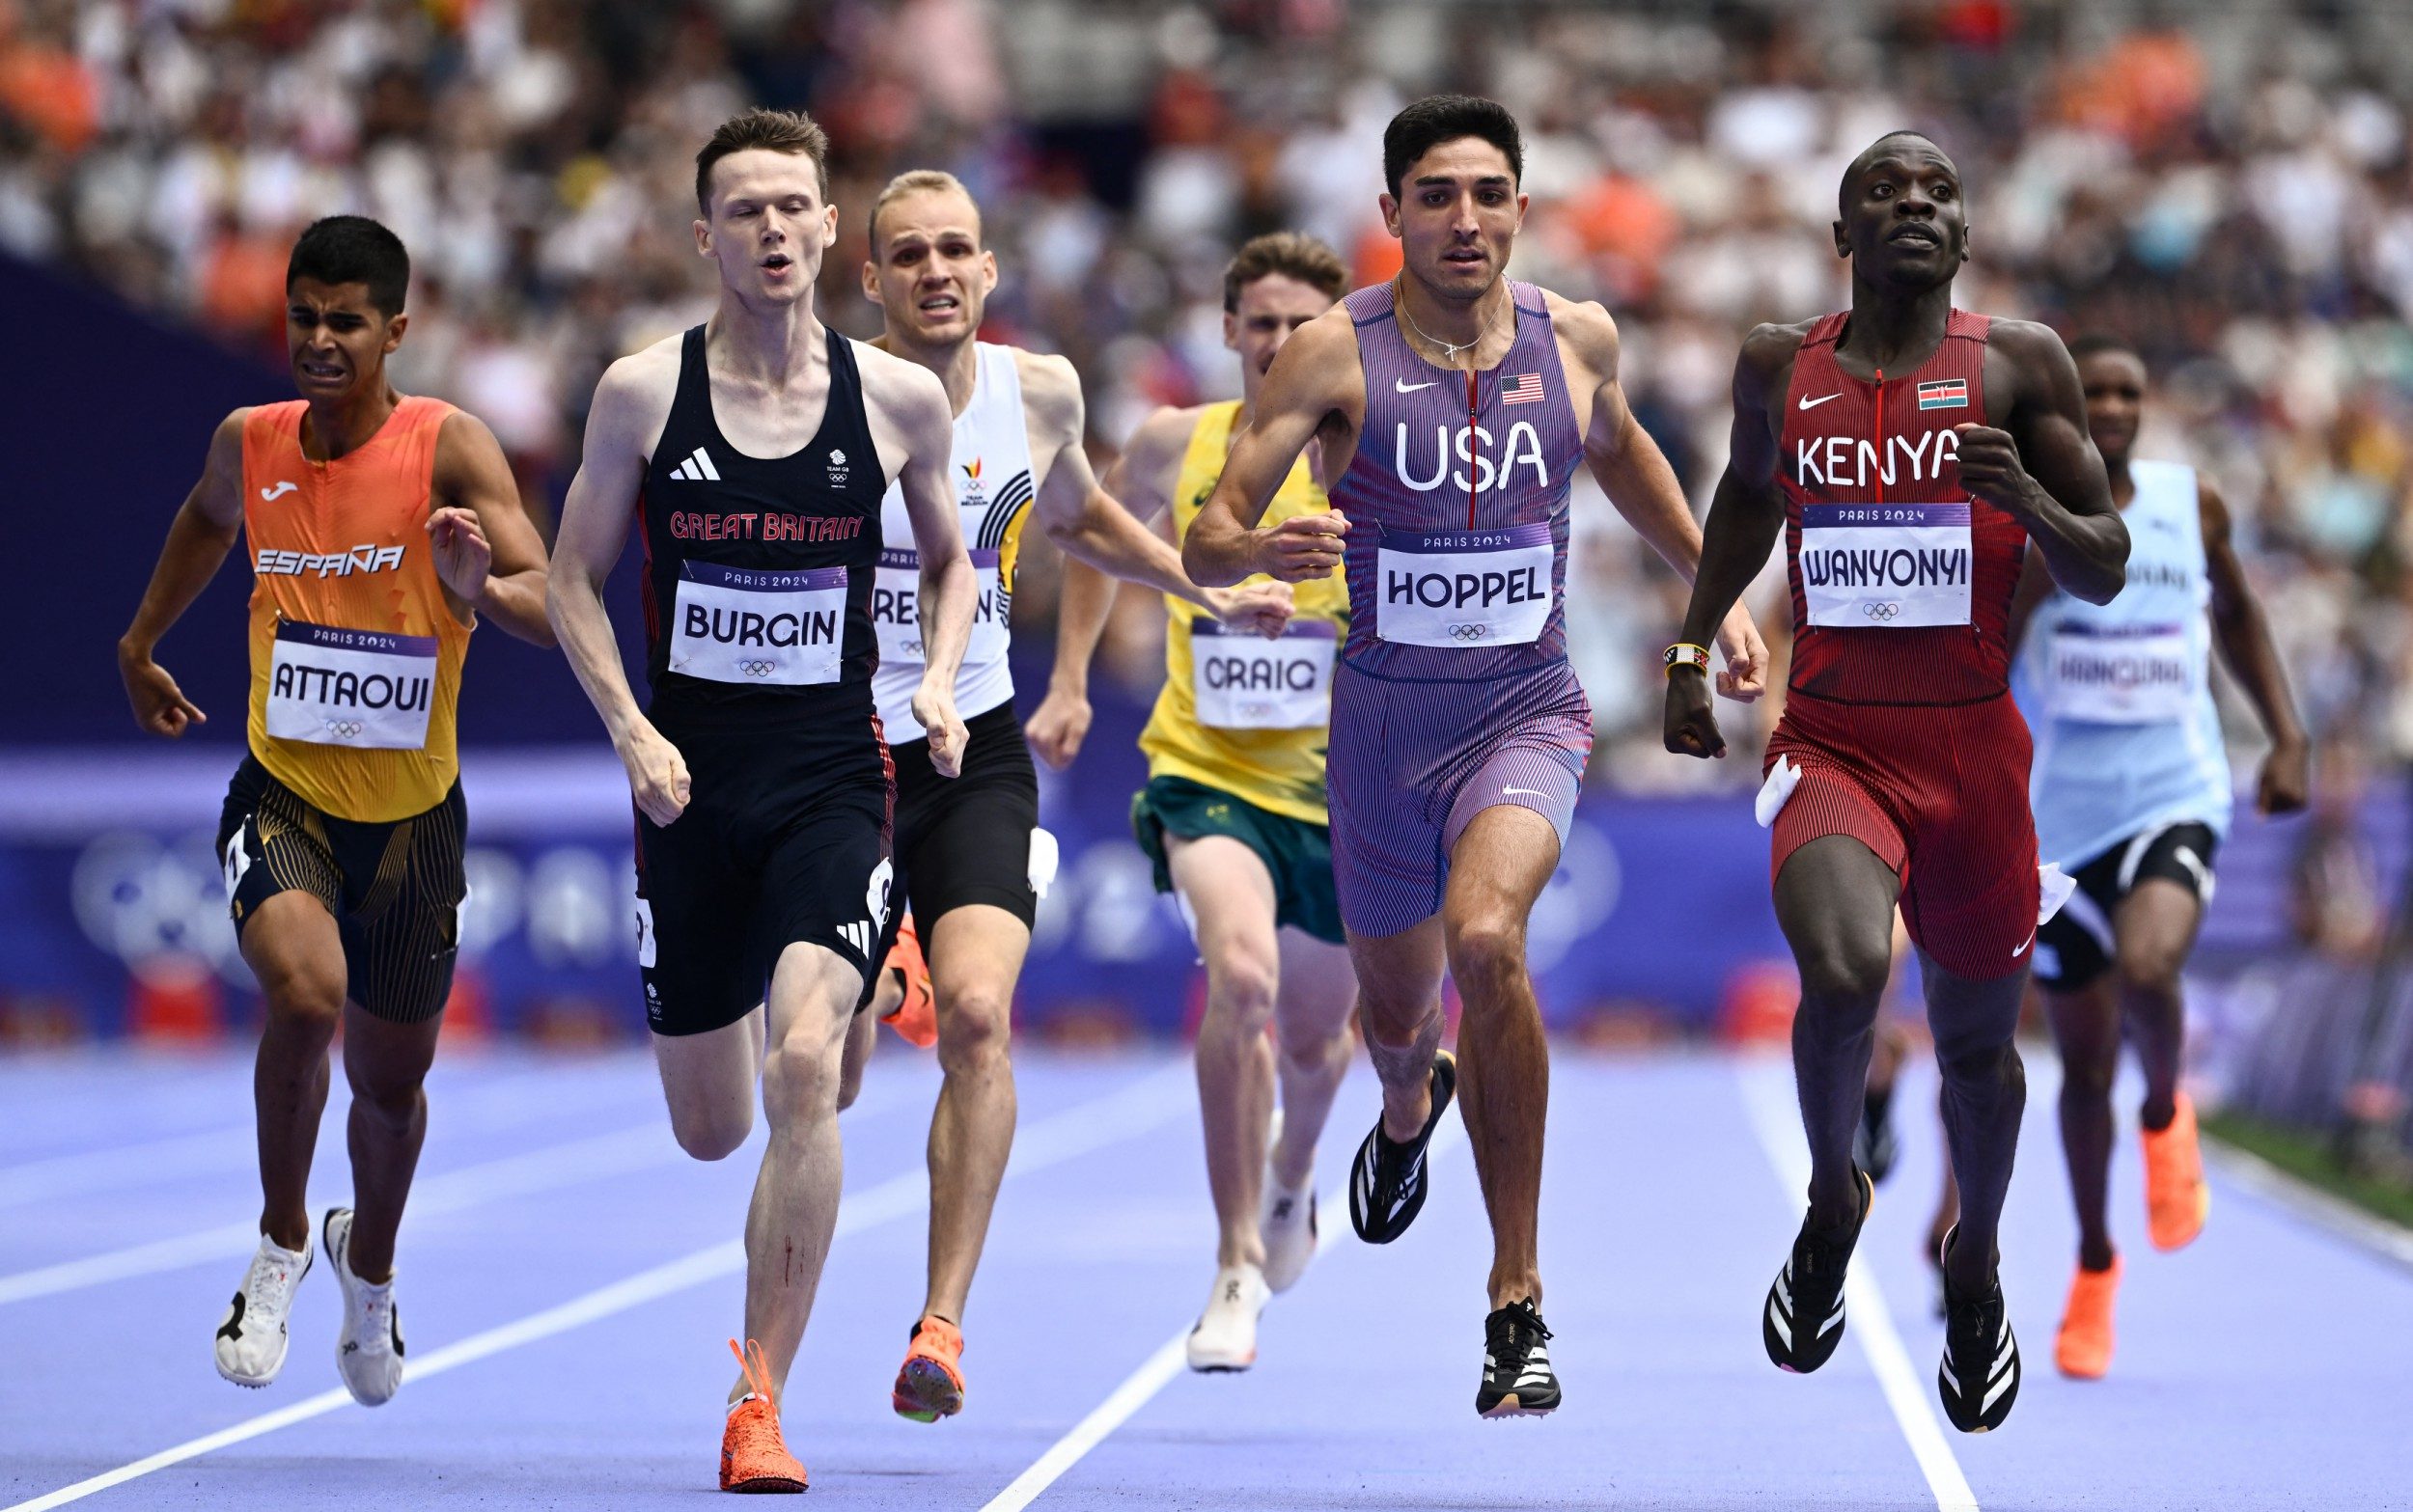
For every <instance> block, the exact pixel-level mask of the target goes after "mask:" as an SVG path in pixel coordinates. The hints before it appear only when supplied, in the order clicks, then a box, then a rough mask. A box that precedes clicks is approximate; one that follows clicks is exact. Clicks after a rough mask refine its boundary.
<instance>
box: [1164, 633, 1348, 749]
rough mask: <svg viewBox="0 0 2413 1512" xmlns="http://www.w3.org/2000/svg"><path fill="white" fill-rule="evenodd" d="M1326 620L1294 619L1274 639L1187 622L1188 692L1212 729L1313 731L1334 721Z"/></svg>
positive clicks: (1336, 641) (1332, 647)
mask: <svg viewBox="0 0 2413 1512" xmlns="http://www.w3.org/2000/svg"><path fill="white" fill-rule="evenodd" d="M1340 644H1341V640H1340V631H1339V629H1338V627H1336V626H1335V625H1334V624H1333V623H1332V621H1331V620H1329V619H1293V620H1291V621H1290V624H1289V625H1288V626H1287V627H1286V628H1285V629H1284V630H1283V632H1282V638H1281V639H1280V640H1278V641H1268V640H1266V639H1265V638H1264V637H1263V636H1262V635H1252V634H1250V633H1249V632H1248V631H1245V630H1234V629H1231V628H1229V627H1227V626H1226V625H1225V624H1224V623H1223V622H1222V621H1221V620H1217V619H1205V618H1201V619H1193V620H1191V621H1190V692H1191V696H1192V698H1193V699H1194V700H1195V701H1196V702H1197V704H1198V722H1199V723H1200V724H1201V725H1204V726H1206V727H1207V728H1208V729H1321V728H1322V727H1323V726H1324V725H1325V724H1327V723H1329V722H1330V720H1331V718H1332V656H1333V652H1334V651H1336V650H1338V649H1339V648H1340Z"/></svg>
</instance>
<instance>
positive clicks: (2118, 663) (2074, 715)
mask: <svg viewBox="0 0 2413 1512" xmlns="http://www.w3.org/2000/svg"><path fill="white" fill-rule="evenodd" d="M2046 687H2047V688H2048V689H2049V690H2050V697H2049V699H2048V700H2047V705H2048V706H2049V707H2050V708H2051V710H2052V712H2053V715H2054V717H2055V718H2057V719H2068V720H2081V721H2085V722H2088V723H2092V724H2097V725H2160V724H2167V723H2170V722H2173V721H2176V720H2182V719H2185V718H2186V717H2187V715H2188V714H2189V713H2190V712H2191V711H2192V710H2193V708H2194V706H2195V698H2196V691H2197V690H2196V672H2195V647H2194V646H2190V645H2189V644H2188V641H2187V632H2186V629H2185V627H2184V626H2182V625H2175V624H2149V625H2119V626H2113V627H2108V628H2099V629H2098V628H2096V627H2094V626H2091V625H2077V624H2064V625H2060V626H2058V627H2056V628H2055V630H2054V632H2053V641H2052V663H2051V667H2050V671H2049V674H2048V680H2047V682H2046Z"/></svg>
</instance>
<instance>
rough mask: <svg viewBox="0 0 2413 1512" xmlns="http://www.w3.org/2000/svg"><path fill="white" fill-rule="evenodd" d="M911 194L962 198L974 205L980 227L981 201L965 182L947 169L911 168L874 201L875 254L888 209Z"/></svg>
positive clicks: (976, 222)
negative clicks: (949, 195) (956, 195)
mask: <svg viewBox="0 0 2413 1512" xmlns="http://www.w3.org/2000/svg"><path fill="white" fill-rule="evenodd" d="M908 194H959V195H962V196H963V203H964V204H966V205H969V206H972V216H973V222H974V224H975V225H978V224H979V220H980V213H981V202H980V201H978V200H975V199H973V198H972V191H971V190H969V189H967V188H965V187H964V186H963V180H962V179H958V178H957V177H956V176H955V175H953V174H951V173H949V172H947V170H945V169H944V168H908V169H906V170H905V171H904V172H903V173H901V174H899V175H898V176H897V177H896V178H894V179H889V180H888V186H887V187H886V188H884V189H882V190H880V192H879V198H878V199H876V200H874V201H873V202H872V224H871V237H872V250H873V251H874V252H875V253H876V252H877V251H878V250H879V218H880V216H881V214H882V213H883V212H885V211H886V210H887V208H888V206H892V205H894V204H896V203H897V202H898V201H899V200H901V199H903V198H904V197H905V196H906V195H908Z"/></svg>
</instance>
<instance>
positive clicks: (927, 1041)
mask: <svg viewBox="0 0 2413 1512" xmlns="http://www.w3.org/2000/svg"><path fill="white" fill-rule="evenodd" d="M880 970H882V971H886V972H895V973H896V974H897V980H898V982H899V983H900V984H901V985H902V986H903V988H904V998H903V1000H902V1001H901V1002H900V1003H898V1004H897V1011H896V1012H894V1013H891V1014H889V1015H888V1016H887V1017H885V1018H883V1019H881V1020H880V1022H881V1023H882V1024H885V1025H887V1026H888V1027H889V1028H890V1029H893V1030H895V1031H897V1033H898V1034H899V1035H900V1036H901V1038H902V1039H903V1040H904V1042H905V1043H906V1044H908V1045H912V1046H914V1047H915V1048H917V1049H921V1050H928V1049H929V1048H930V1046H932V1045H935V1044H937V1043H938V999H937V997H936V996H935V995H934V994H932V993H931V991H930V965H929V961H927V960H925V959H923V957H922V936H921V934H920V933H919V932H918V931H916V930H915V929H914V927H913V916H912V915H911V914H907V915H905V917H904V921H903V922H901V923H900V924H899V925H897V944H896V946H895V947H894V948H892V949H890V950H889V952H888V960H887V963H886V964H885V965H883V966H882V967H881V968H880Z"/></svg>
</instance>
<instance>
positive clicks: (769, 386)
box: [552, 110, 974, 1491]
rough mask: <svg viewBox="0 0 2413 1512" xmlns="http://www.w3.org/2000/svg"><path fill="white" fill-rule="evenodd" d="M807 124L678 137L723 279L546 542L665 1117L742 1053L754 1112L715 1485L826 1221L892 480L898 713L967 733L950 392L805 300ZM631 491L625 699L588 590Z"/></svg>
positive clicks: (603, 399) (774, 1368) (933, 730)
mask: <svg viewBox="0 0 2413 1512" xmlns="http://www.w3.org/2000/svg"><path fill="white" fill-rule="evenodd" d="M828 151H829V141H828V138H827V137H825V136H823V135H822V133H821V129H820V127H818V126H817V125H815V124H813V123H812V121H810V120H809V119H807V118H806V117H804V116H801V115H795V114H790V113H788V112H784V111H771V110H750V111H747V112H745V113H744V114H743V115H739V116H736V117H735V118H733V119H732V120H730V121H728V122H727V123H725V124H723V125H722V126H721V127H720V129H719V130H717V131H715V132H713V133H712V138H711V140H710V141H709V142H707V144H705V147H704V150H703V151H700V152H698V153H697V154H696V206H697V209H698V211H699V216H698V219H697V220H696V222H695V239H696V250H697V251H698V253H700V254H701V255H702V256H704V257H706V258H708V259H710V260H711V261H712V262H713V264H714V266H715V268H716V269H717V270H718V272H719V275H720V306H719V308H718V309H717V310H716V311H715V312H714V313H713V315H712V317H711V318H710V319H709V320H708V321H707V322H706V323H704V324H703V325H700V326H697V327H695V328H694V329H692V330H689V331H688V332H686V333H685V334H684V335H683V336H678V337H672V338H668V339H666V340H664V341H661V342H658V343H656V344H653V345H652V346H649V347H647V348H646V349H645V350H644V351H641V352H638V353H637V354H636V355H634V356H631V357H624V358H623V359H621V360H620V361H619V362H617V363H614V364H613V365H612V366H611V368H610V369H609V370H607V371H605V372H604V374H603V379H602V382H601V383H599V384H598V385H596V394H595V407H594V409H593V411H592V412H591V413H590V415H589V418H588V421H587V437H586V451H585V454H584V457H583V458H582V460H581V462H580V464H579V469H578V476H577V478H576V479H575V480H574V481H572V482H571V484H570V488H569V500H568V502H567V503H566V504H565V505H564V507H563V510H562V529H561V536H560V539H559V540H558V541H557V542H556V543H555V546H554V562H555V564H556V565H557V566H558V568H559V570H558V571H556V572H555V573H554V576H553V593H552V612H553V622H554V623H555V625H556V626H558V627H559V628H560V630H561V635H562V645H563V646H564V647H565V648H566V649H567V650H568V651H569V661H570V665H571V666H572V667H573V668H575V669H576V670H577V673H578V679H579V681H580V682H582V683H584V684H585V685H586V690H587V696H588V697H589V698H590V699H592V700H593V701H595V706H596V710H597V712H599V713H600V714H601V715H602V716H603V723H604V725H605V727H606V728H607V729H610V730H611V732H612V744H613V745H614V747H616V748H617V749H618V750H619V752H620V756H621V759H622V761H624V763H625V764H626V765H627V768H628V783H629V787H630V788H631V790H632V791H633V792H634V794H635V797H636V806H637V963H638V966H639V967H640V968H641V970H642V972H643V974H644V980H645V1008H646V1020H647V1022H648V1024H650V1025H651V1026H652V1030H653V1050H654V1055H655V1058H657V1060H658V1061H659V1063H660V1066H661V1072H662V1091H663V1094H664V1096H665V1097H666V1098H667V1100H668V1101H669V1104H670V1116H671V1126H672V1128H673V1129H674V1130H675V1131H676V1132H677V1134H678V1136H679V1142H680V1146H681V1147H682V1148H684V1149H685V1150H686V1151H687V1153H689V1154H690V1155H693V1156H695V1157H696V1158H697V1159H699V1160H719V1159H720V1158H722V1157H723V1156H725V1155H728V1154H729V1153H730V1152H732V1151H733V1150H735V1149H736V1148H737V1147H738V1146H739V1145H740V1144H742V1143H744V1142H745V1139H746V1136H747V1135H748V1133H749V1132H751V1130H752V1127H753V1122H754V1097H755V1086H756V1083H757V1081H758V1080H759V1081H760V1083H761V1086H762V1097H763V1115H764V1117H765V1119H766V1120H767V1121H768V1123H769V1125H770V1143H769V1146H768V1148H766V1149H765V1150H764V1151H763V1169H762V1175H761V1177H760V1178H759V1179H758V1180H757V1182H756V1184H755V1189H754V1202H753V1206H752V1208H751V1209H750V1211H749V1212H748V1213H747V1216H746V1334H747V1346H746V1349H745V1350H744V1351H742V1352H740V1359H741V1361H742V1362H743V1364H744V1367H745V1368H744V1372H743V1375H742V1378H741V1379H740V1380H739V1381H738V1383H737V1384H736V1385H735V1386H734V1387H732V1388H731V1389H730V1393H729V1395H730V1401H731V1410H730V1414H729V1418H728V1422H727V1425H726V1427H725V1429H724V1431H723V1436H722V1441H721V1488H722V1489H723V1490H725V1491H802V1490H803V1489H804V1487H805V1471H804V1467H803V1466H802V1465H800V1464H798V1463H797V1462H796V1460H795V1458H794V1457H793V1456H792V1455H790V1453H789V1452H788V1449H787V1446H786V1444H785V1443H783V1442H782V1439H781V1436H780V1430H779V1409H778V1398H779V1395H780V1394H781V1392H782V1390H783V1389H784V1388H785V1385H786V1382H787V1377H788V1368H789V1365H790V1363H791V1362H792V1361H794V1359H795V1354H796V1348H797V1345H798V1343H799V1342H800V1341H801V1339H802V1337H803V1334H804V1325H805V1320H806V1318H807V1316H808V1315H809V1314H810V1313H811V1311H812V1307H813V1295H814V1291H815V1288H816V1287H817V1286H818V1284H819V1281H820V1275H821V1264H822V1261H823V1260H824V1259H825V1258H826V1257H827V1256H828V1253H829V1240H830V1232H831V1228H832V1225H833V1224H834V1223H835V1222H836V1219H837V1214H838V1189H839V1140H838V1100H839V1075H840V1061H841V1058H842V1055H843V1049H844V1046H845V1044H846V1038H847V1031H848V1027H849V1025H850V1024H851V1022H852V1019H853V1016H854V1012H855V1009H856V1008H857V1006H858V1005H859V1004H860V1003H862V1002H863V1001H864V999H865V998H866V997H867V996H868V994H866V993H865V991H864V985H865V979H866V977H867V976H869V974H870V972H871V968H872V964H873V963H874V961H876V960H878V959H879V957H878V954H877V953H876V952H877V946H878V941H879V937H880V931H881V929H882V928H883V927H884V926H885V925H886V923H887V921H888V911H889V894H890V876H891V866H890V860H889V821H890V814H891V811H892V808H893V804H894V786H893V778H892V774H891V770H890V766H889V757H888V748H887V745H886V744H885V743H884V742H883V740H882V739H881V735H880V722H879V716H878V714H877V713H876V711H875V710H874V701H873V696H872V668H873V664H874V661H875V660H876V658H877V655H878V652H877V648H876V646H875V645H874V636H873V630H872V596H873V588H874V584H873V575H874V569H875V567H876V566H877V564H878V562H879V556H880V550H881V546H882V543H883V540H884V536H883V529H882V518H881V508H880V500H881V496H882V495H883V494H885V493H886V492H887V490H888V486H889V483H890V481H892V480H894V481H898V482H900V483H901V485H902V489H903V497H904V515H905V523H906V524H907V526H909V528H910V530H911V531H912V539H913V543H914V545H915V547H916V548H917V549H918V550H919V552H920V562H921V578H920V583H919V589H920V591H919V604H920V608H921V613H922V616H923V633H924V636H925V638H926V639H927V641H928V643H929V674H928V675H927V676H926V677H924V678H923V680H922V683H921V686H920V687H918V688H916V689H915V690H914V692H913V695H912V705H913V717H914V720H915V722H916V725H917V727H918V728H919V729H926V730H928V731H929V763H930V766H931V768H932V769H933V770H934V771H936V772H938V773H939V774H941V775H943V776H947V777H952V776H954V775H955V774H956V772H957V768H958V764H959V763H960V761H961V760H962V757H963V749H964V734H963V723H962V721H961V720H960V719H958V718H957V715H956V710H955V701H954V693H953V690H954V686H955V674H956V664H957V661H958V660H959V659H960V658H961V657H962V655H963V646H964V639H965V636H966V635H967V634H968V632H969V631H970V628H971V622H972V595H973V591H974V589H973V578H972V564H971V563H970V561H968V560H967V559H966V558H965V556H964V552H963V542H962V538H961V536H959V535H958V533H957V526H956V510H955V507H954V501H953V499H951V498H950V497H949V495H948V492H947V481H946V474H947V455H948V440H949V425H948V414H947V399H946V395H945V393H944V392H943V391H942V390H941V389H940V388H939V386H938V383H937V381H936V380H935V379H933V378H932V377H931V376H930V375H929V373H927V372H924V371H921V370H920V369H918V368H915V367H914V366H913V365H912V364H910V363H905V362H900V361H898V360H897V359H896V358H894V357H891V356H889V355H888V354H887V353H885V352H880V351H874V350H873V349H872V348H870V347H868V346H865V345H863V344H860V343H857V342H852V341H849V340H847V339H846V337H844V336H842V335H840V334H839V333H838V332H836V331H833V330H831V329H829V328H828V327H827V326H825V325H823V324H822V323H821V321H820V319H819V317H818V316H817V315H816V314H815V312H814V308H813V283H814V279H815V277H816V275H817V274H818V272H819V271H820V265H821V258H822V255H823V253H824V252H826V251H827V249H828V248H829V246H830V243H831V242H832V241H833V240H835V239H836V237H837V234H838V211H837V208H836V207H835V206H832V205H831V204H830V203H829V200H828V192H829V182H828V167H827V163H828ZM632 514H633V515H634V516H635V517H636V518H637V520H638V522H639V524H640V527H641V528H642V530H643V532H644V536H645V559H646V574H645V580H644V592H645V609H646V642H647V652H648V664H649V666H648V671H649V674H650V676H651V680H652V689H653V701H652V706H651V707H649V708H648V709H647V710H646V711H645V712H643V713H640V712H638V709H637V704H636V701H635V699H634V698H633V697H631V695H630V693H629V690H628V680H627V677H626V675H625V674H624V673H623V671H622V670H621V664H620V652H619V649H618V647H617V645H616V643H615V642H614V641H613V638H612V629H611V624H610V621H609V620H608V619H607V618H606V617H605V614H604V611H603V601H602V598H601V591H602V586H603V580H604V578H605V577H606V576H607V575H608V574H609V573H610V571H611V568H612V564H614V563H615V562H616V561H618V560H619V558H620V553H621V547H622V546H623V544H624V542H625V541H626V539H627V535H628V523H629V520H630V517H631V515H632ZM766 977H767V980H768V985H769V992H768V995H767V997H766V996H765V994H764V990H763V989H764V982H765V978H766ZM758 1341H759V1342H758ZM730 1347H731V1348H732V1349H733V1350H735V1349H736V1345H735V1342H733V1343H732V1344H731V1346H730Z"/></svg>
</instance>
